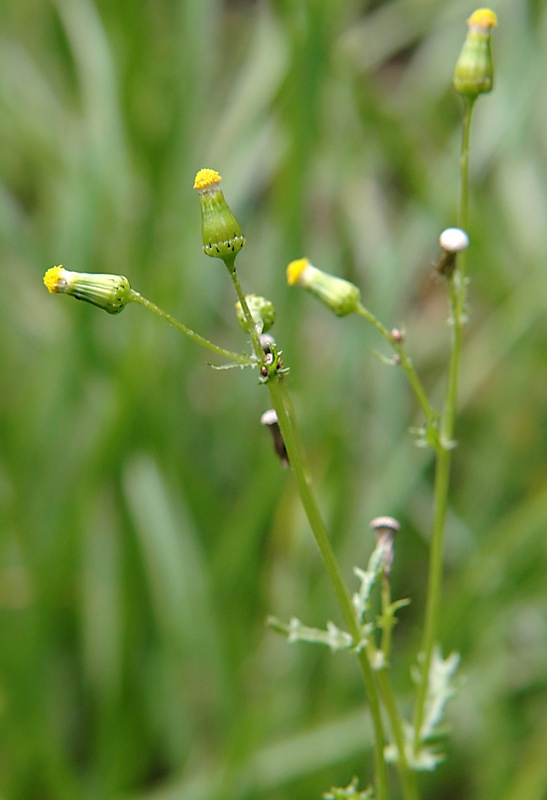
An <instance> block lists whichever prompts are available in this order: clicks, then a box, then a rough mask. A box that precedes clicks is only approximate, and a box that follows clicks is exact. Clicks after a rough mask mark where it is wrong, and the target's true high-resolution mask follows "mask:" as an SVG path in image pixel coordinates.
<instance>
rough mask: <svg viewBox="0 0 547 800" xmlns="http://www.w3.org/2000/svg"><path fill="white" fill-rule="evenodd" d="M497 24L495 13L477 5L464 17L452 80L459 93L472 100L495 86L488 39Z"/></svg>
mask: <svg viewBox="0 0 547 800" xmlns="http://www.w3.org/2000/svg"><path fill="white" fill-rule="evenodd" d="M496 25H497V19H496V15H495V14H494V12H493V11H491V10H490V9H489V8H479V9H478V10H477V11H475V12H474V13H473V14H471V16H470V17H469V19H468V20H467V27H468V31H467V37H466V39H465V42H464V45H463V47H462V50H461V53H460V56H459V58H458V61H457V62H456V68H455V70H454V76H453V79H452V83H453V85H454V88H455V89H456V91H457V92H458V94H461V95H462V97H464V98H466V99H468V100H470V101H471V102H473V101H474V100H476V98H477V97H478V96H479V94H487V93H488V92H491V91H492V89H493V88H494V62H493V59H492V48H491V39H492V28H494V27H495V26H496Z"/></svg>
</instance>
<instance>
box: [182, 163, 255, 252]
mask: <svg viewBox="0 0 547 800" xmlns="http://www.w3.org/2000/svg"><path fill="white" fill-rule="evenodd" d="M221 180H222V178H221V177H220V175H219V174H218V172H215V170H214V169H200V171H199V172H198V174H197V175H196V179H195V181H194V189H197V191H198V193H199V202H200V206H201V235H202V239H203V252H204V253H205V254H206V255H208V256H211V257H212V258H221V259H222V260H223V261H224V262H226V265H227V266H229V267H230V268H233V262H234V259H235V257H236V255H237V254H238V253H239V251H240V250H241V248H242V247H243V246H244V244H245V237H244V236H243V233H242V232H241V228H240V227H239V223H238V221H237V220H236V218H235V217H234V215H233V214H232V211H231V209H230V207H229V205H228V203H227V202H226V200H225V199H224V194H223V192H222V189H221V187H220V183H221Z"/></svg>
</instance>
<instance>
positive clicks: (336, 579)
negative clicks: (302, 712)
mask: <svg viewBox="0 0 547 800" xmlns="http://www.w3.org/2000/svg"><path fill="white" fill-rule="evenodd" d="M268 388H269V390H270V396H271V400H272V404H273V407H274V408H275V411H276V413H277V418H278V422H279V428H280V430H281V435H282V436H283V441H284V442H285V447H286V448H287V453H288V456H289V462H290V465H291V468H292V472H293V475H294V478H295V481H296V485H297V488H298V493H299V495H300V500H301V502H302V505H303V507H304V511H305V513H306V517H307V519H308V522H309V524H310V528H311V530H312V533H313V535H314V538H315V542H316V544H317V547H318V549H319V552H320V554H321V557H322V559H323V563H324V565H325V568H326V570H327V574H328V576H329V579H330V581H331V584H332V586H333V589H334V592H335V594H336V597H337V599H338V603H339V605H340V610H341V613H342V616H343V618H344V622H345V624H346V626H347V628H348V630H349V632H350V634H351V636H352V637H353V640H354V642H355V643H356V644H357V643H358V642H359V641H360V638H361V631H360V628H359V625H358V623H357V620H356V617H355V613H354V610H353V605H352V602H351V597H350V594H349V592H348V590H347V588H346V585H345V583H344V580H343V578H342V574H341V572H340V567H339V565H338V561H337V559H336V556H335V554H334V550H333V549H332V545H331V543H330V540H329V537H328V533H327V529H326V526H325V523H324V521H323V518H322V516H321V512H320V511H319V507H318V505H317V501H316V499H315V494H314V492H313V489H312V485H311V480H310V475H309V470H308V467H307V463H306V457H305V453H304V448H303V444H302V441H301V438H300V434H299V431H298V428H297V426H296V420H295V416H294V410H293V407H292V403H291V400H290V397H289V394H288V392H287V389H286V386H285V383H284V380H283V377H282V376H279V377H278V378H277V379H274V380H270V381H268ZM357 656H358V660H359V667H360V671H361V676H362V679H363V683H364V686H365V691H366V694H367V699H368V703H369V708H370V714H371V718H372V724H373V728H374V756H375V767H376V798H377V800H388V797H389V790H388V778H387V766H386V762H385V757H384V749H385V735H384V727H383V722H382V715H381V710H380V701H379V697H378V691H377V688H376V683H375V680H374V673H373V670H372V666H371V664H370V661H369V658H368V655H367V653H366V652H365V651H364V650H360V651H359V652H358V653H357Z"/></svg>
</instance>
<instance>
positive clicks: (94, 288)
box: [44, 266, 133, 314]
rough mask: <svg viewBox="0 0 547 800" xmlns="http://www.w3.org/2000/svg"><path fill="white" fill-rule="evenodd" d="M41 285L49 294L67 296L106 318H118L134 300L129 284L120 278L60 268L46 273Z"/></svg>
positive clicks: (52, 268) (121, 276)
mask: <svg viewBox="0 0 547 800" xmlns="http://www.w3.org/2000/svg"><path fill="white" fill-rule="evenodd" d="M44 284H45V286H46V288H47V290H48V292H50V294H70V295H72V296H73V297H75V298H76V299H77V300H85V301H86V303H91V304H92V305H94V306H97V307H98V308H104V310H105V311H107V312H108V313H109V314H119V313H120V311H122V309H124V308H125V306H126V305H127V304H128V303H130V302H131V300H132V299H133V297H132V291H131V286H130V285H129V281H128V280H127V278H125V277H124V276H123V275H109V274H100V273H93V272H72V271H71V270H68V269H65V268H64V267H62V266H59V267H51V269H48V271H47V272H46V274H45V275H44Z"/></svg>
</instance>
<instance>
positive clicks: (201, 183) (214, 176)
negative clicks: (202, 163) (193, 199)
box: [194, 169, 222, 192]
mask: <svg viewBox="0 0 547 800" xmlns="http://www.w3.org/2000/svg"><path fill="white" fill-rule="evenodd" d="M221 180H222V178H221V177H220V175H219V174H218V172H216V170H214V169H200V171H199V172H198V174H197V175H196V179H195V181H194V189H197V190H198V192H199V191H201V190H203V189H209V188H210V187H211V186H215V184H218V183H220V181H221Z"/></svg>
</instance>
